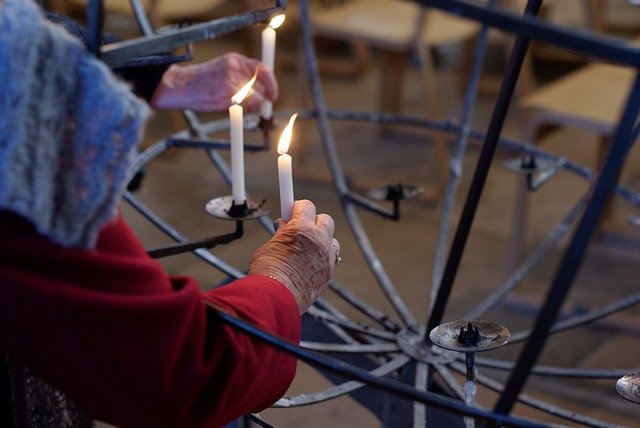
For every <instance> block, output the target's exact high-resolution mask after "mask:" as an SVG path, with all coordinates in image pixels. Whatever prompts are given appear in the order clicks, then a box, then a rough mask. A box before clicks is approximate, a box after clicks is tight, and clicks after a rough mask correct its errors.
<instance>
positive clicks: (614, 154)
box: [494, 73, 640, 414]
mask: <svg viewBox="0 0 640 428" xmlns="http://www.w3.org/2000/svg"><path fill="white" fill-rule="evenodd" d="M639 109H640V73H638V74H637V75H636V80H635V83H634V85H633V88H632V90H631V93H630V95H629V98H628V101H627V105H626V107H625V109H624V113H623V115H622V117H621V119H620V124H619V126H618V128H617V130H616V133H615V136H614V138H613V143H612V145H611V150H610V151H609V153H608V154H607V158H606V160H605V162H604V165H603V167H602V169H601V170H600V173H599V175H598V178H597V179H596V182H595V183H594V184H593V186H592V193H591V195H590V200H589V203H588V205H587V207H586V209H585V212H584V214H583V216H582V218H581V220H580V223H579V224H578V227H577V229H576V231H575V233H574V235H573V238H572V240H571V243H570V245H569V248H568V249H567V251H566V252H565V255H564V257H563V260H562V263H561V264H560V267H559V269H558V272H557V273H556V276H555V279H554V281H553V284H552V286H551V288H550V290H549V294H548V295H547V298H546V300H545V303H544V305H543V307H542V308H541V310H540V311H539V313H538V317H537V319H536V322H535V325H534V328H533V331H532V333H531V337H530V339H529V340H528V341H527V343H526V345H525V347H524V349H523V350H522V351H521V353H520V356H519V358H518V360H517V363H516V367H515V369H514V371H513V372H512V374H511V376H510V377H509V380H508V382H507V384H506V386H505V389H504V392H503V394H502V395H501V396H500V399H499V400H498V402H497V403H496V406H495V409H494V410H495V411H496V412H497V413H500V414H507V413H509V412H510V411H511V408H512V407H513V405H514V403H515V399H516V397H517V396H518V394H519V393H520V391H521V390H522V388H523V386H524V383H525V382H526V380H527V378H528V376H529V372H530V371H531V368H532V367H533V365H534V364H535V362H536V360H537V359H538V356H539V355H540V353H541V352H542V348H543V346H544V344H545V341H546V338H547V335H548V334H549V331H550V329H551V327H552V324H553V322H554V321H555V319H556V317H557V315H558V312H559V310H560V307H561V306H562V303H563V302H564V299H565V298H566V296H567V293H568V292H569V289H570V288H571V285H572V283H573V279H574V277H575V274H576V272H577V271H578V268H579V267H580V265H581V262H582V258H583V255H584V252H585V250H586V247H587V245H588V243H589V240H590V238H591V236H592V235H593V232H594V231H595V229H596V226H597V224H598V221H599V220H600V217H601V215H602V211H603V209H604V206H605V204H606V202H607V198H608V195H609V193H610V191H611V189H613V187H614V186H615V182H616V180H617V178H618V173H619V171H620V169H621V168H622V165H623V163H624V159H625V157H626V155H627V153H628V151H629V148H630V147H631V146H632V140H631V136H632V131H633V127H634V124H635V122H636V120H637V117H638V110H639Z"/></svg>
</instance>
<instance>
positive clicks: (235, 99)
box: [231, 70, 258, 104]
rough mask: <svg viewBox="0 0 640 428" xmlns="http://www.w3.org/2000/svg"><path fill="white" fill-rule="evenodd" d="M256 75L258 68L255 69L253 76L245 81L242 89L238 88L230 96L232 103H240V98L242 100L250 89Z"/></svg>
mask: <svg viewBox="0 0 640 428" xmlns="http://www.w3.org/2000/svg"><path fill="white" fill-rule="evenodd" d="M257 77H258V70H256V72H255V73H254V74H253V77H252V78H251V80H249V81H248V82H247V83H245V85H244V86H243V87H242V89H240V90H239V91H238V92H237V93H236V94H235V95H234V96H233V97H231V102H232V103H234V104H240V103H241V102H242V100H244V98H245V97H246V96H247V94H248V93H249V91H250V90H251V87H252V86H253V83H254V82H255V81H256V78H257Z"/></svg>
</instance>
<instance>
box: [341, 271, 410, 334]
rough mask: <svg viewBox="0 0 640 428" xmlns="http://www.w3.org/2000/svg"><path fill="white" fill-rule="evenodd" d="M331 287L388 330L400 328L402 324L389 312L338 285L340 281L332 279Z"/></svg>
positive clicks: (346, 300)
mask: <svg viewBox="0 0 640 428" xmlns="http://www.w3.org/2000/svg"><path fill="white" fill-rule="evenodd" d="M329 289H330V290H331V291H333V292H334V293H336V294H337V295H338V296H340V297H341V298H342V299H343V300H344V301H345V302H347V303H349V304H350V305H351V306H353V307H354V308H355V309H357V310H358V311H360V312H361V313H363V314H364V315H366V316H368V317H369V318H371V319H372V320H373V321H375V322H377V323H378V324H380V325H382V326H383V327H384V328H386V329H387V330H389V331H398V330H400V326H398V324H396V323H395V322H394V321H393V320H391V319H389V316H388V315H387V314H385V313H384V312H382V311H381V310H379V309H376V308H374V307H373V306H370V305H369V304H367V303H366V302H364V301H363V300H362V299H360V298H358V297H357V296H355V295H354V294H353V293H351V292H350V291H349V290H347V289H346V288H344V287H341V286H340V285H338V283H336V282H335V281H331V282H330V283H329Z"/></svg>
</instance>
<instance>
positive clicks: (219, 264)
mask: <svg viewBox="0 0 640 428" xmlns="http://www.w3.org/2000/svg"><path fill="white" fill-rule="evenodd" d="M123 198H124V200H125V201H127V202H128V203H129V204H130V205H131V206H132V207H133V208H134V209H136V211H138V212H139V213H140V214H141V215H143V216H144V217H146V218H147V219H148V220H149V221H150V222H151V223H153V224H154V225H156V227H158V229H160V230H161V231H162V232H164V233H165V234H167V235H168V236H170V237H171V238H172V239H175V240H176V241H178V242H185V241H187V240H188V239H187V238H186V237H184V236H183V235H182V234H181V233H180V232H178V231H177V230H175V229H174V228H173V227H171V226H170V225H169V224H168V223H167V222H166V221H164V220H163V219H161V218H160V217H159V216H158V215H156V214H155V213H154V212H153V211H152V210H151V209H149V207H147V206H146V205H145V204H144V203H142V202H141V201H139V200H138V198H136V197H135V196H133V195H132V194H131V193H130V192H125V193H124V195H123ZM194 253H195V254H196V255H197V256H198V257H200V258H201V259H202V260H204V261H205V262H207V263H209V264H210V265H211V266H213V267H215V268H216V269H218V270H219V271H221V272H224V273H225V274H227V275H229V276H231V277H233V278H242V277H243V276H245V274H244V272H241V271H239V270H237V269H236V268H234V267H233V266H231V265H229V264H227V263H225V262H224V261H222V260H220V259H219V258H217V257H216V256H214V255H213V254H211V252H209V251H208V250H205V249H203V248H201V249H198V250H195V251H194Z"/></svg>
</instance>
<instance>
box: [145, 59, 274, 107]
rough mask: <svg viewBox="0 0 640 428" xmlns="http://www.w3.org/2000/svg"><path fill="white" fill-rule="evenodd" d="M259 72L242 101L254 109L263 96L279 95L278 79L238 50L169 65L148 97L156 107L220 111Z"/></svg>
mask: <svg viewBox="0 0 640 428" xmlns="http://www.w3.org/2000/svg"><path fill="white" fill-rule="evenodd" d="M256 70H257V72H258V77H257V79H256V82H255V83H254V84H253V86H252V89H253V91H252V92H251V93H250V94H251V96H247V97H246V98H245V100H244V102H243V103H242V104H243V106H244V107H245V109H246V110H247V111H257V110H258V109H259V108H260V104H262V102H263V101H264V100H265V99H268V100H270V101H275V100H276V98H278V82H277V81H276V78H275V76H274V75H273V73H272V72H271V71H270V70H269V68H268V67H267V66H266V65H264V64H263V63H261V62H260V61H258V60H257V59H253V58H248V57H246V56H244V55H242V54H239V53H235V52H232V53H228V54H225V55H223V56H221V57H218V58H215V59H212V60H209V61H206V62H203V63H200V64H194V65H187V66H178V65H175V64H174V65H172V66H171V67H169V69H167V71H166V72H165V73H164V75H163V76H162V81H161V82H160V84H159V85H158V88H156V91H155V92H154V94H153V98H152V99H151V107H153V108H155V109H190V110H195V111H202V112H212V111H222V110H225V109H226V108H228V107H229V106H230V105H231V97H232V96H233V95H234V94H235V93H236V92H238V91H239V90H240V88H242V86H244V84H245V83H247V82H248V81H249V80H250V79H251V78H252V77H253V74H254V73H255V72H256Z"/></svg>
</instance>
